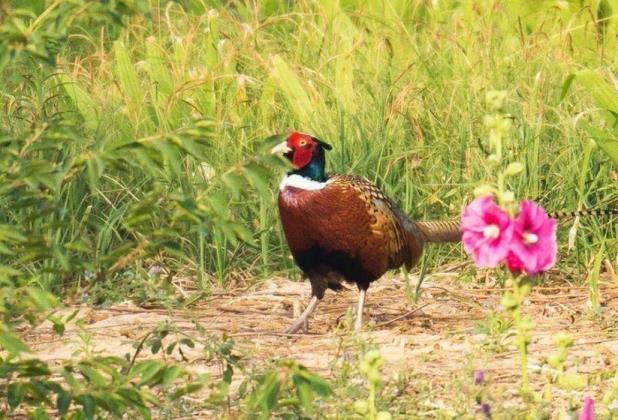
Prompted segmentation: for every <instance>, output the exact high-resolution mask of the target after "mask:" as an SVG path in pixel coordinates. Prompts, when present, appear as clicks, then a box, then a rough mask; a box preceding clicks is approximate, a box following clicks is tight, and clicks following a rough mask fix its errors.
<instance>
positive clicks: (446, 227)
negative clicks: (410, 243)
mask: <svg viewBox="0 0 618 420" xmlns="http://www.w3.org/2000/svg"><path fill="white" fill-rule="evenodd" d="M613 215H618V209H616V208H612V209H589V210H575V211H554V212H550V213H549V216H550V217H552V218H554V219H559V220H563V219H568V218H571V217H578V216H580V217H588V216H593V217H602V216H613ZM459 224H460V221H459V220H436V221H422V222H416V226H417V227H418V229H419V230H420V231H421V233H422V234H423V239H425V242H433V243H444V242H459V241H461V231H460V230H459Z"/></svg>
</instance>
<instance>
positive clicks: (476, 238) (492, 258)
mask: <svg viewBox="0 0 618 420" xmlns="http://www.w3.org/2000/svg"><path fill="white" fill-rule="evenodd" d="M461 231H462V232H463V236H462V239H463V244H464V249H465V250H466V252H467V253H468V254H470V255H471V256H472V259H473V260H474V262H475V263H476V265H477V266H479V267H497V266H498V265H499V264H500V263H501V262H502V261H504V259H505V258H506V256H507V255H508V252H509V244H510V242H511V238H512V236H513V227H512V223H511V218H510V217H509V215H508V213H507V212H506V211H504V210H503V209H501V208H500V207H498V205H497V204H496V203H495V202H494V200H493V198H492V197H491V196H490V195H488V196H485V197H479V198H477V199H476V200H474V201H473V202H472V203H470V204H469V205H468V207H466V208H465V209H464V211H463V215H462V217H461Z"/></svg>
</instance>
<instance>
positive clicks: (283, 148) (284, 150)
mask: <svg viewBox="0 0 618 420" xmlns="http://www.w3.org/2000/svg"><path fill="white" fill-rule="evenodd" d="M291 151H292V149H291V148H289V147H288V142H287V141H284V142H282V143H279V144H278V145H276V146H275V147H273V148H272V149H271V150H270V153H272V154H273V155H275V154H276V155H284V156H285V155H286V154H288V153H290V152H291Z"/></svg>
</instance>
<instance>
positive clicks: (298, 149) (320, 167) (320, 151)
mask: <svg viewBox="0 0 618 420" xmlns="http://www.w3.org/2000/svg"><path fill="white" fill-rule="evenodd" d="M330 149H332V147H331V145H330V144H328V143H326V142H324V141H322V140H320V139H318V138H317V137H314V136H312V135H310V134H305V133H300V132H298V131H295V132H293V133H291V134H290V135H289V136H288V138H287V140H286V141H284V142H283V143H280V144H278V145H277V146H275V147H273V149H272V153H277V154H282V155H283V156H285V157H286V158H288V159H289V160H290V162H292V166H294V170H293V171H292V174H297V175H300V176H303V177H306V178H309V179H311V180H313V181H318V182H324V181H326V173H325V166H326V160H325V159H324V150H330Z"/></svg>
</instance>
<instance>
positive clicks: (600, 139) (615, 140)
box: [585, 125, 618, 166]
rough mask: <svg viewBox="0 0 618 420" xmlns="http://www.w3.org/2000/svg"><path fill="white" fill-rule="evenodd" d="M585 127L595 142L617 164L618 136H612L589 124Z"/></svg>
mask: <svg viewBox="0 0 618 420" xmlns="http://www.w3.org/2000/svg"><path fill="white" fill-rule="evenodd" d="M585 129H586V131H588V133H589V134H590V135H591V136H592V138H593V139H594V141H595V142H596V144H597V145H598V146H599V147H600V148H601V149H602V150H603V151H604V152H605V154H606V155H607V156H609V158H610V159H611V160H612V162H613V163H614V165H616V166H618V136H612V135H611V134H609V133H606V132H605V131H602V130H599V129H598V128H594V127H591V126H590V125H586V126H585Z"/></svg>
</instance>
